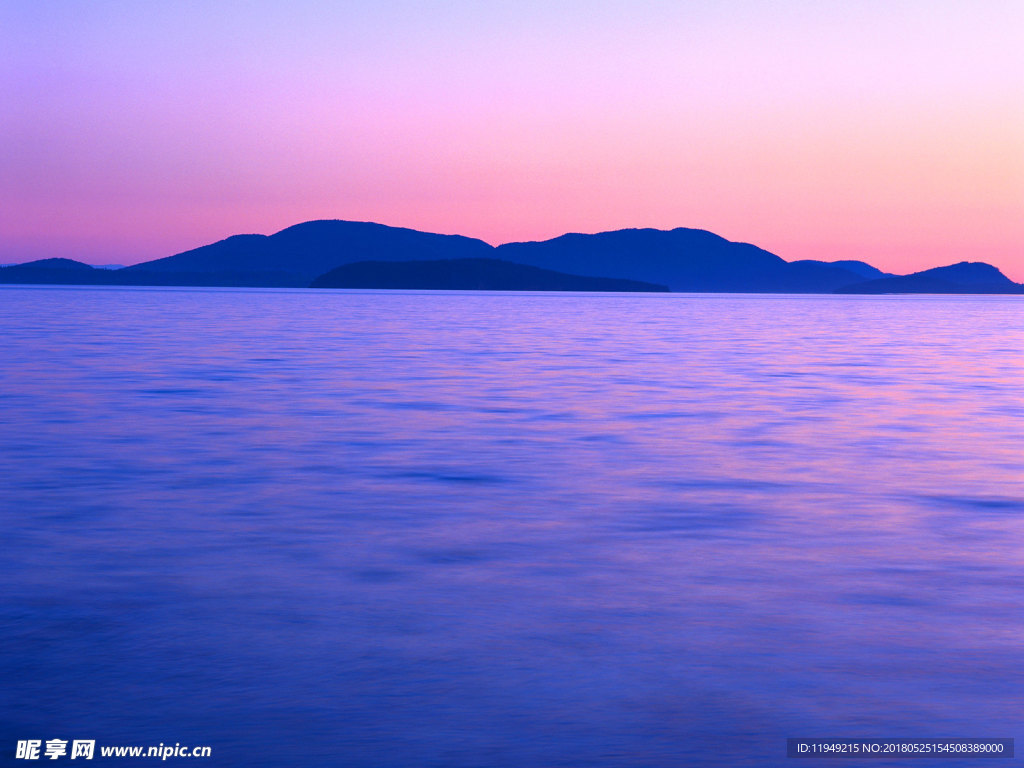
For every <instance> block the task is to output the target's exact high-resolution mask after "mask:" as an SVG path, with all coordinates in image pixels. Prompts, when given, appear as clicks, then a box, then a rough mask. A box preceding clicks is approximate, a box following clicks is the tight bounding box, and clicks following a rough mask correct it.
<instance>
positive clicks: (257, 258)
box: [0, 220, 1021, 293]
mask: <svg viewBox="0 0 1024 768" xmlns="http://www.w3.org/2000/svg"><path fill="white" fill-rule="evenodd" d="M465 259H497V260H499V261H503V262H511V263H514V264H519V265H522V266H529V267H536V268H538V269H543V270H549V271H552V272H556V273H561V274H562V275H565V276H572V277H576V278H582V277H590V278H605V279H613V280H633V281H639V282H642V283H647V284H653V285H655V286H668V288H669V289H670V290H672V291H707V292H726V293H737V292H752V293H833V292H840V293H924V292H929V293H1019V292H1020V288H1021V286H1019V285H1017V284H1016V283H1013V282H1012V281H1010V280H1009V279H1007V278H1006V276H1005V275H1003V274H1002V273H1001V272H999V270H997V269H996V268H995V267H992V266H991V265H988V264H982V263H977V262H974V263H968V262H962V263H961V264H954V265H950V266H949V267H939V268H936V269H933V270H925V271H924V272H918V273H915V274H913V275H905V276H895V275H890V274H887V273H885V272H882V271H880V270H878V269H876V268H875V267H873V266H871V265H870V264H867V263H865V262H863V261H855V260H844V261H834V262H825V261H817V260H810V259H808V260H801V261H792V262H787V261H785V260H783V259H782V258H780V257H779V256H777V255H775V254H773V253H770V252H768V251H766V250H764V249H762V248H758V247H757V246H755V245H750V244H749V243H736V242H731V241H729V240H726V239H725V238H723V237H720V236H719V235H716V234H714V233H712V232H707V231H705V230H701V229H686V228H683V227H680V228H677V229H672V230H659V229H622V230H616V231H612V232H599V233H597V234H566V235H562V236H560V237H556V238H553V239H551V240H543V241H537V242H523V243H507V244H505V245H501V246H498V247H497V248H494V247H492V246H490V245H488V244H487V243H485V242H484V241H482V240H476V239H473V238H470V237H463V236H461V235H439V234H433V233H430V232H419V231H417V230H414V229H405V228H402V227H389V226H386V225H383V224H375V223H372V222H359V221H337V220H327V221H307V222H305V223H302V224H296V225H295V226H292V227H288V228H287V229H283V230H281V231H280V232H277V233H276V234H273V235H234V236H232V237H229V238H227V239H225V240H220V241H218V242H215V243H211V244H209V245H204V246H201V247H199V248H194V249H192V250H189V251H184V252H182V253H178V254H175V255H174V256H167V257H165V258H161V259H156V260H153V261H148V262H144V263H141V264H135V265H133V266H130V267H124V268H122V269H94V268H92V267H90V266H89V265H88V264H82V263H81V262H76V261H72V260H71V259H42V260H39V261H34V262H28V263H26V264H18V265H14V266H10V267H5V268H0V282H6V283H56V284H83V285H196V286H259V287H296V288H300V287H307V286H309V285H310V284H311V283H312V282H313V281H314V280H316V279H317V278H318V277H320V276H322V275H326V274H327V273H329V272H331V271H332V270H335V269H337V268H338V267H342V266H344V265H347V264H354V263H357V262H415V261H433V262H442V261H445V262H447V261H461V260H465ZM361 269H369V268H367V267H362V268H361ZM375 269H377V271H378V274H379V278H380V279H385V275H384V272H381V268H380V267H377V268H375ZM411 269H412V268H411V267H408V266H404V267H401V268H398V271H397V272H393V274H395V275H397V274H399V272H401V273H402V274H404V275H411V274H413V272H412V271H410V270H411ZM431 269H433V270H434V272H430V273H428V272H421V273H417V274H419V275H420V276H421V277H422V279H423V280H425V281H427V282H430V281H432V280H439V279H441V278H440V277H439V274H440V272H439V270H440V271H443V270H444V269H454V268H447V267H446V268H442V267H437V266H435V267H433V268H431ZM480 269H484V268H483V267H481V268H480ZM367 274H369V273H367ZM492 277H494V278H495V279H497V273H495V275H492ZM396 279H397V278H396ZM403 279H404V278H403ZM446 279H452V280H453V279H455V278H454V272H450V277H449V278H446ZM510 279H511V278H510ZM318 284H319V283H318ZM431 284H436V283H431ZM417 287H426V286H425V285H420V286H417ZM565 290H568V289H565ZM645 290H650V289H645Z"/></svg>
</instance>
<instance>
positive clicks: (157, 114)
mask: <svg viewBox="0 0 1024 768" xmlns="http://www.w3.org/2000/svg"><path fill="white" fill-rule="evenodd" d="M0 38H2V40H0V263H14V262H21V261H27V260H30V259H35V258H45V257H52V256H62V257H68V258H75V259H79V260H82V261H86V262H89V263H94V264H106V263H118V264H131V263H136V262H139V261H146V260H149V259H153V258H159V257H162V256H167V255H171V254H173V253H177V252H180V251H182V250H186V249H189V248H193V247H197V246H199V245H203V244H205V243H209V242H213V241H216V240H219V239H222V238H224V237H227V236H229V235H232V234H237V233H250V232H256V233H264V234H270V233H273V232H275V231H278V230H280V229H283V228H285V227H287V226H290V225H292V224H296V223H298V222H301V221H307V220H310V219H349V220H358V221H377V222H380V223H383V224H389V225H393V226H404V227H412V228H415V229H422V230H426V231H432V232H443V233H458V234H464V235H468V236H472V237H478V238H481V239H483V240H486V241H487V242H490V243H492V244H499V243H503V242H510V241H522V240H542V239H547V238H550V237H555V236H557V235H560V234H562V233H565V232H599V231H604V230H611V229H621V228H625V227H657V228H662V229H670V228H673V227H679V226H683V227H693V228H699V229H707V230H711V231H713V232H716V233H717V234H719V235H722V236H723V237H726V238H728V239H730V240H736V241H744V242H752V243H755V244H757V245H759V246H761V247H763V248H766V249H768V250H770V251H772V252H773V253H777V254H778V255H780V256H782V257H783V258H785V259H787V260H794V259H804V258H815V259H824V260H835V259H848V258H857V259H863V260H866V261H868V262H870V263H872V264H874V265H876V266H878V267H880V268H883V269H886V270H889V271H893V272H899V273H904V272H910V271H914V270H919V269H925V268H928V267H932V266H938V265H942V264H949V263H954V262H957V261H964V260H967V261H987V262H989V263H992V264H995V265H996V266H998V267H1000V268H1001V269H1003V271H1004V272H1006V273H1007V274H1008V275H1009V276H1010V277H1012V278H1014V279H1016V280H1019V281H1024V2H1021V0H1007V1H1005V2H1000V1H998V0H975V1H974V2H967V1H966V0H965V1H964V2H949V1H943V0H930V1H928V2H917V1H911V0H886V1H885V2H875V0H857V1H856V2H838V1H837V2H821V0H816V1H815V2H802V1H797V0H777V1H776V2H768V1H767V0H763V1H761V2H755V1H750V2H743V1H742V0H717V1H713V0H707V1H706V2H689V1H686V0H672V1H669V2H643V0H632V2H605V1H604V0H588V1H586V2H584V1H582V0H579V1H578V0H567V1H566V2H557V1H556V0H548V1H547V2H534V1H533V0H516V1H515V2H505V1H504V0H491V1H489V2H480V1H479V0H475V1H473V2H462V1H461V0H450V1H448V2H431V1H430V0H422V1H421V2H403V1H398V0H375V1H374V2H323V1H320V2H306V1H305V0H290V2H288V3H281V2H265V1H261V0H250V1H249V2H217V0H207V1H204V2H191V1H189V0H177V1H176V2H167V3H153V2H144V1H143V0H138V1H136V2H115V1H112V0H90V2H79V1H77V0H65V1H56V0H0Z"/></svg>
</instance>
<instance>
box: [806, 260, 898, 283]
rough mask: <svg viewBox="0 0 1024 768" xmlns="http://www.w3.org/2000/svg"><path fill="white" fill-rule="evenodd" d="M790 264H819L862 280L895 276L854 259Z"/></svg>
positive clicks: (807, 261)
mask: <svg viewBox="0 0 1024 768" xmlns="http://www.w3.org/2000/svg"><path fill="white" fill-rule="evenodd" d="M790 264H821V265H823V266H828V267H840V268H842V269H845V270H847V271H849V272H853V273H854V274H855V275H860V277H861V278H863V279H864V280H877V279H880V278H883V277H895V275H892V274H890V273H889V272H883V271H882V270H880V269H879V268H878V267H873V266H871V265H870V264H868V263H867V262H866V261H857V260H855V259H846V260H842V261H816V260H814V259H801V260H800V261H791V262H790Z"/></svg>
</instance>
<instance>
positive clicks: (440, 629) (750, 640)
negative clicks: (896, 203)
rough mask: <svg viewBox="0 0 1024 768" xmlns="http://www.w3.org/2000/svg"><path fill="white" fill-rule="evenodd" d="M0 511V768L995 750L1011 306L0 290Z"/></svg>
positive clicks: (1011, 541) (634, 761)
mask: <svg viewBox="0 0 1024 768" xmlns="http://www.w3.org/2000/svg"><path fill="white" fill-rule="evenodd" d="M0 512H2V517H0V524H2V533H3V546H2V548H0V594H2V598H0V763H2V764H3V765H8V764H12V765H13V764H31V763H25V762H24V761H23V760H20V759H17V757H18V750H22V751H24V750H25V749H28V747H27V746H26V745H25V744H20V745H19V742H29V741H32V740H36V741H38V742H40V743H41V750H43V751H41V753H40V754H41V758H40V759H41V760H43V761H44V762H46V763H47V764H49V763H50V760H49V759H47V757H46V754H45V752H44V751H45V750H46V749H47V746H48V744H47V742H49V741H51V740H64V741H67V742H68V744H69V745H71V744H72V742H73V741H77V740H82V741H93V742H95V750H96V752H95V758H94V759H95V761H96V762H95V763H86V764H98V765H102V764H110V765H153V764H154V763H156V762H161V763H162V762H166V763H167V764H174V763H177V764H194V765H199V766H211V767H212V766H255V767H257V768H262V767H268V768H270V767H273V768H278V767H280V768H289V767H290V768H295V767H297V768H306V767H312V766H317V767H318V768H319V767H324V766H326V767H330V766H341V767H342V768H534V767H536V768H546V767H549V766H550V767H558V766H580V767H581V768H590V767H593V768H611V767H615V768H619V767H621V768H674V767H676V766H789V765H795V766H796V767H797V768H802V767H806V768H811V767H812V766H825V765H829V766H834V765H837V764H838V765H862V764H867V765H870V766H875V767H876V768H882V766H886V765H907V760H906V759H904V758H902V757H899V758H894V757H893V756H892V755H889V756H886V755H881V756H874V757H872V759H870V760H865V761H863V762H862V761H857V760H838V761H837V760H835V759H817V758H809V759H798V758H789V757H787V756H786V755H787V739H790V738H817V739H823V740H826V741H828V740H833V739H841V738H874V739H893V740H896V739H903V740H907V739H909V740H918V739H921V740H924V739H946V738H971V739H995V738H1004V739H1005V738H1014V737H1020V736H1022V735H1024V734H1022V732H1021V723H1022V704H1024V299H1022V298H1021V297H1016V296H955V297H948V296H820V295H799V296H798V295H725V294H717V295H716V294H582V293H500V292H415V291H392V292H373V291H344V290H337V291H330V290H321V291H315V290H289V289H245V288H238V289H218V288H181V289H178V288H146V287H130V288H123V287H103V286H96V287H49V286H5V287H2V288H0ZM132 745H140V746H143V747H146V748H148V747H150V746H154V747H155V746H157V745H159V747H160V748H164V747H168V746H172V745H177V747H180V748H181V749H180V750H179V751H183V750H185V749H186V748H187V749H189V750H191V749H192V748H193V747H196V746H201V747H209V750H210V754H209V756H208V757H202V758H191V757H190V758H188V759H186V758H183V757H175V756H171V757H168V758H167V759H166V761H164V760H159V759H157V758H152V757H151V758H148V759H144V758H139V759H137V760H133V759H131V758H123V757H122V758H112V757H107V758H104V757H102V756H101V754H100V749H101V747H105V746H132ZM1018 748H1019V749H1024V745H1019V746H1018ZM69 752H70V747H69ZM53 759H54V760H57V759H59V760H60V762H61V764H64V761H65V760H67V761H69V762H70V760H71V757H70V753H69V754H67V755H60V756H58V757H55V758H53ZM1009 762H1012V761H1009ZM72 764H75V763H72ZM910 764H911V765H914V764H923V765H928V766H945V765H950V766H959V767H960V768H968V767H969V766H973V765H1000V764H1008V762H1005V761H1004V762H1000V761H999V760H996V761H995V762H994V763H993V762H992V760H991V759H988V758H987V757H979V756H977V755H967V756H965V755H960V754H956V755H954V754H951V753H948V754H945V755H942V756H934V755H933V756H932V758H931V759H927V760H924V761H923V762H920V761H911V763H910Z"/></svg>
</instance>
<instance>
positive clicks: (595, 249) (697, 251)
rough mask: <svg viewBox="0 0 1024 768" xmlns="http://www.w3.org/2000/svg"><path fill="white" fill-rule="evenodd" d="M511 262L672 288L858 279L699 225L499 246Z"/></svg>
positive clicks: (753, 287)
mask: <svg viewBox="0 0 1024 768" xmlns="http://www.w3.org/2000/svg"><path fill="white" fill-rule="evenodd" d="M496 251H497V254H498V255H499V256H500V257H501V258H503V259H508V260H509V261H514V262H518V263H520V264H530V265H533V266H536V267H543V268H544V269H555V270H560V271H563V272H570V273H575V274H584V275H595V276H600V277H613V278H627V279H633V280H645V281H649V282H654V283H664V284H665V285H667V286H668V287H669V288H671V289H672V290H673V291H709V292H713V291H735V292H754V293H763V292H795V293H807V292H831V291H833V290H835V289H836V288H838V287H840V286H843V285H849V284H851V283H856V282H861V281H862V280H863V279H864V278H863V277H862V276H861V275H859V274H857V273H856V272H853V271H851V270H849V269H845V268H843V267H840V266H835V265H832V264H826V263H824V262H796V263H792V264H791V263H789V262H786V261H784V260H783V259H781V258H779V257H778V256H776V255H775V254H773V253H769V252H768V251H765V250H763V249H761V248H758V247H757V246H754V245H750V244H748V243H733V242H730V241H729V240H726V239H725V238H723V237H719V236H718V235H715V234H712V233H711V232H706V231H704V230H701V229H685V228H682V227H680V228H679V229H673V230H669V231H665V230H660V229H623V230H618V231H615V232H601V233H599V234H595V235H581V234H569V235H562V236H561V237H556V238H554V239H553V240H545V241H542V242H530V243H509V244H506V245H501V246H499V247H498V248H497V249H496Z"/></svg>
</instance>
